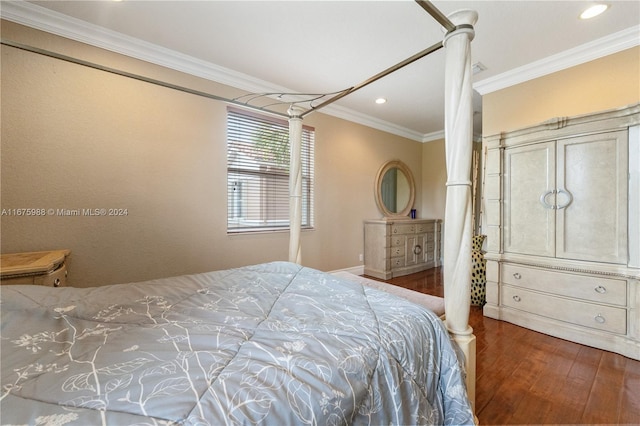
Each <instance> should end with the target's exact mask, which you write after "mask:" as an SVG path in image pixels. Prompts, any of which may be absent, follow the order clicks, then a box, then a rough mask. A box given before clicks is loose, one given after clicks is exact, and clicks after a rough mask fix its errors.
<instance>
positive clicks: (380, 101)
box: [376, 98, 387, 105]
mask: <svg viewBox="0 0 640 426" xmlns="http://www.w3.org/2000/svg"><path fill="white" fill-rule="evenodd" d="M386 102H387V100H386V99H385V98H378V99H376V103H377V104H378V105H380V104H384V103H386Z"/></svg>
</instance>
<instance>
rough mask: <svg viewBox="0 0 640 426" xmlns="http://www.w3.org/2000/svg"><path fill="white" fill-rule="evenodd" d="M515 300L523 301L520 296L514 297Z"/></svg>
mask: <svg viewBox="0 0 640 426" xmlns="http://www.w3.org/2000/svg"><path fill="white" fill-rule="evenodd" d="M513 300H515V301H516V302H519V301H521V300H522V299H520V296H517V295H516V296H513Z"/></svg>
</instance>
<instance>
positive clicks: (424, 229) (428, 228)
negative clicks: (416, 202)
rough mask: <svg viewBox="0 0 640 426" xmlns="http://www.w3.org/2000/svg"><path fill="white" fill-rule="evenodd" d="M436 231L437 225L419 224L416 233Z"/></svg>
mask: <svg viewBox="0 0 640 426" xmlns="http://www.w3.org/2000/svg"><path fill="white" fill-rule="evenodd" d="M434 230H435V224H433V223H419V224H417V225H416V232H417V233H422V232H433V231H434Z"/></svg>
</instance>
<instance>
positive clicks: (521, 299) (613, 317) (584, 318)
mask: <svg viewBox="0 0 640 426" xmlns="http://www.w3.org/2000/svg"><path fill="white" fill-rule="evenodd" d="M502 305H503V306H507V307H510V308H513V309H518V310H521V311H525V312H530V313H532V314H536V315H540V316H543V317H547V318H551V319H554V320H559V321H564V322H568V323H571V324H575V325H579V326H582V327H589V328H594V329H597V330H603V331H608V332H610V333H617V334H626V333H627V310H626V309H624V308H616V307H613V306H603V305H597V304H595V303H588V302H582V301H579V300H571V299H565V298H562V297H555V296H552V295H549V294H543V293H537V292H534V291H529V290H525V289H523V288H518V287H511V286H503V287H502Z"/></svg>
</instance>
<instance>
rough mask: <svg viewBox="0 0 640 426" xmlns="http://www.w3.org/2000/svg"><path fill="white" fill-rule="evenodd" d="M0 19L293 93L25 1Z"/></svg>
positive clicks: (9, 5)
mask: <svg viewBox="0 0 640 426" xmlns="http://www.w3.org/2000/svg"><path fill="white" fill-rule="evenodd" d="M0 16H1V17H2V19H6V20H8V21H11V22H15V23H17V24H21V25H25V26H27V27H31V28H34V29H37V30H41V31H44V32H47V33H50V34H54V35H57V36H61V37H64V38H68V39H71V40H74V41H78V42H81V43H85V44H88V45H91V46H95V47H98V48H101V49H105V50H108V51H111V52H115V53H119V54H122V55H125V56H129V57H132V58H135V59H139V60H142V61H145V62H149V63H152V64H156V65H160V66H163V67H165V68H169V69H173V70H176V71H180V72H183V73H186V74H190V75H193V76H196V77H200V78H203V79H206V80H210V81H215V82H217V83H221V84H224V85H227V86H231V87H235V88H237V89H241V90H246V91H247V92H250V93H272V92H282V93H291V92H294V91H293V90H290V89H288V88H286V87H281V86H278V85H275V84H273V83H270V82H267V81H264V80H260V79H257V78H254V77H251V76H249V75H246V74H243V73H239V72H237V71H233V70H231V69H228V68H224V67H221V66H218V65H216V64H213V63H211V62H206V61H203V60H200V59H197V58H194V57H192V56H188V55H184V54H181V53H179V52H176V51H174V50H170V49H166V48H163V47H161V46H158V45H155V44H153V43H148V42H145V41H143V40H140V39H137V38H134V37H129V36H126V35H123V34H121V33H118V32H115V31H111V30H108V29H106V28H103V27H100V26H97V25H93V24H89V23H87V22H85V21H82V20H80V19H76V18H72V17H70V16H67V15H64V14H61V13H58V12H54V11H52V10H50V9H47V8H44V7H41V6H38V5H35V4H32V3H27V2H25V1H11V2H5V1H3V2H2V7H0ZM322 113H323V114H327V115H331V116H334V117H337V118H342V119H344V120H347V121H351V122H355V123H358V124H362V125H365V126H367V127H371V128H374V129H377V130H382V131H384V132H387V133H391V134H395V135H398V136H402V137H405V138H408V139H412V140H415V141H418V142H422V141H423V140H424V137H425V135H423V134H422V133H419V132H415V131H413V130H410V129H407V128H405V127H402V126H397V125H395V124H393V123H390V122H387V121H384V120H380V119H377V118H375V117H372V116H369V115H366V114H362V113H359V112H357V111H354V110H351V109H348V108H344V107H341V106H338V105H336V104H332V105H328V106H327V107H325V108H323V109H322Z"/></svg>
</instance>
